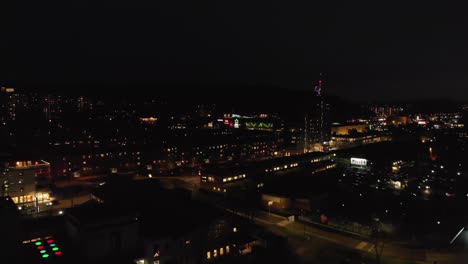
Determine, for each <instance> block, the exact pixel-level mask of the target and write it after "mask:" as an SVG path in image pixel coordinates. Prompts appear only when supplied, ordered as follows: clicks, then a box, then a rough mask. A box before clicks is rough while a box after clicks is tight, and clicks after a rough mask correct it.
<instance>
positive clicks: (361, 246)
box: [355, 242, 367, 250]
mask: <svg viewBox="0 0 468 264" xmlns="http://www.w3.org/2000/svg"><path fill="white" fill-rule="evenodd" d="M366 246H367V242H361V243H359V244H358V245H357V246H356V247H355V249H359V250H361V249H363V248H364V247H366Z"/></svg>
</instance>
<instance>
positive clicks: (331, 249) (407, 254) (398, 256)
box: [54, 176, 468, 264]
mask: <svg viewBox="0 0 468 264" xmlns="http://www.w3.org/2000/svg"><path fill="white" fill-rule="evenodd" d="M96 178H97V177H90V178H89V179H79V180H74V181H73V182H75V184H83V185H89V184H96V181H95V180H96ZM136 179H137V180H142V179H148V177H143V176H137V177H136ZM153 179H158V180H160V181H161V182H163V183H164V184H172V185H173V186H177V187H182V188H186V189H190V190H191V191H192V192H193V197H194V199H197V200H200V201H204V202H207V203H210V204H212V205H214V206H216V207H218V208H221V209H223V210H226V211H229V212H231V213H236V214H239V213H238V212H235V211H233V210H231V209H230V208H228V206H227V205H226V204H224V202H223V201H222V199H218V198H219V197H216V196H212V195H208V194H206V193H203V192H200V191H199V177H198V176H176V177H174V176H170V177H153ZM91 180H93V181H91ZM70 184H71V183H67V184H64V186H69V185H70ZM89 198H90V197H89V195H88V196H86V195H80V196H79V197H74V198H73V204H72V202H71V200H70V201H69V202H66V201H62V202H63V204H62V205H63V206H60V208H65V207H67V206H72V205H77V204H79V203H82V202H85V201H87V200H88V199H89ZM59 205H60V204H59ZM54 209H55V208H54ZM240 215H242V214H240ZM254 220H255V222H256V223H257V224H258V225H260V226H262V227H264V228H266V229H267V230H269V231H270V232H272V233H275V234H277V235H280V236H283V237H287V238H288V243H289V247H290V248H291V249H292V250H293V251H294V252H295V253H296V255H297V256H298V257H299V260H300V262H302V263H317V262H326V263H335V261H337V262H336V263H341V261H342V260H343V259H341V260H340V259H339V258H347V256H348V255H349V256H351V255H352V253H353V252H354V253H356V252H358V253H359V254H360V255H362V256H364V258H365V259H367V260H368V261H369V260H374V259H375V248H374V245H373V243H372V242H371V241H368V240H366V239H364V238H359V237H356V236H351V235H348V234H343V233H341V232H334V231H330V230H325V229H322V228H319V227H316V226H311V225H309V224H302V223H298V222H289V221H288V220H287V219H286V218H284V217H282V216H278V215H275V214H269V213H267V212H263V211H258V212H256V215H255V218H254ZM461 237H462V238H464V239H465V238H466V237H468V235H465V233H464V234H463V235H462V236H461ZM466 240H467V241H468V238H466ZM464 248H465V247H464ZM334 257H335V258H337V259H336V260H335V261H334V260H333V258H334ZM324 258H325V260H324ZM466 259H468V254H467V253H465V252H464V250H458V251H457V252H454V251H451V250H434V249H430V250H425V249H410V248H406V247H404V246H401V245H397V244H393V243H391V242H387V243H385V245H384V250H383V254H382V263H406V264H409V263H417V264H419V263H421V264H423V263H424V264H433V263H435V262H434V261H437V264H449V263H450V264H451V263H465V262H466V261H465V260H466ZM366 263H369V262H366Z"/></svg>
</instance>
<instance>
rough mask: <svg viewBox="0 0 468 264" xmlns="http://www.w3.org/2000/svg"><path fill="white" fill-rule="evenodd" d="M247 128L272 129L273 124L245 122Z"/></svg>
mask: <svg viewBox="0 0 468 264" xmlns="http://www.w3.org/2000/svg"><path fill="white" fill-rule="evenodd" d="M245 126H246V127H247V128H256V129H272V128H273V123H265V122H245Z"/></svg>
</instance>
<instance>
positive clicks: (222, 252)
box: [219, 248, 224, 256]
mask: <svg viewBox="0 0 468 264" xmlns="http://www.w3.org/2000/svg"><path fill="white" fill-rule="evenodd" d="M219 255H220V256H222V255H224V248H220V249H219Z"/></svg>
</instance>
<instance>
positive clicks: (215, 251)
mask: <svg viewBox="0 0 468 264" xmlns="http://www.w3.org/2000/svg"><path fill="white" fill-rule="evenodd" d="M217 256H218V251H217V250H216V249H215V250H213V257H214V258H216V257H217Z"/></svg>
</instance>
